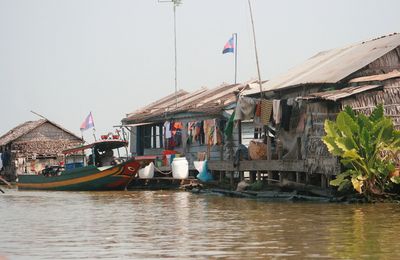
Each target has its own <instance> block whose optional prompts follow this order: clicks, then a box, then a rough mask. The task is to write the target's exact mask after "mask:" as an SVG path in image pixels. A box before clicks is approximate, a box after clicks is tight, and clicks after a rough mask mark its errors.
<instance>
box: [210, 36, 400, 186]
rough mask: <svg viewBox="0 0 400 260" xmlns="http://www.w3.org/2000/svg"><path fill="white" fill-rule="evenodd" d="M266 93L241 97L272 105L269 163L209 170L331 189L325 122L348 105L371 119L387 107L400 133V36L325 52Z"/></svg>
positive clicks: (332, 165)
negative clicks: (378, 108)
mask: <svg viewBox="0 0 400 260" xmlns="http://www.w3.org/2000/svg"><path fill="white" fill-rule="evenodd" d="M250 85H252V84H250ZM262 90H263V97H262V101H261V100H260V92H259V90H258V88H257V87H252V88H250V89H249V90H245V91H244V92H243V93H242V95H243V96H245V97H247V98H253V99H255V100H256V101H257V102H261V103H259V104H262V103H265V104H269V105H270V106H272V112H271V114H268V118H267V122H266V123H265V124H264V127H263V131H264V133H265V136H266V138H265V139H267V140H266V141H265V142H266V143H267V146H268V147H267V149H268V158H267V160H253V161H244V162H241V164H240V166H239V167H237V168H235V167H233V166H232V164H231V163H229V162H223V161H214V162H210V163H209V167H210V168H211V169H213V170H217V171H221V170H222V171H235V170H238V171H251V172H258V174H259V175H258V177H259V178H261V177H262V176H263V174H265V173H266V176H267V177H268V179H269V180H272V181H274V180H273V179H276V180H277V181H283V180H285V179H288V180H291V181H296V182H300V183H311V184H317V185H321V186H322V187H326V186H327V185H328V183H329V179H330V178H331V177H332V175H335V174H337V173H338V172H340V164H339V161H338V159H337V158H335V157H332V156H331V155H330V154H329V152H328V151H327V148H326V146H325V145H324V143H323V142H322V140H321V137H322V136H324V135H325V132H324V128H323V127H324V121H325V120H326V119H330V120H333V119H335V118H336V115H337V113H338V112H339V111H341V110H342V109H343V108H344V106H346V105H349V106H351V107H352V108H353V109H355V110H357V111H360V112H363V113H367V114H368V113H370V112H371V111H372V109H373V108H374V107H375V106H376V105H377V104H380V103H383V106H384V109H385V113H386V115H388V116H390V117H392V119H393V121H394V124H395V127H396V128H397V129H400V34H396V33H395V34H391V35H388V36H383V37H379V38H376V39H373V40H369V41H364V42H360V43H356V44H352V45H349V46H345V47H342V48H337V49H332V50H327V51H322V52H320V53H318V54H316V55H315V56H313V57H311V58H310V59H308V60H307V61H305V62H304V63H303V64H300V65H299V66H296V67H294V68H293V69H291V70H289V71H288V72H286V73H284V74H283V75H281V76H279V77H277V78H274V79H272V80H270V81H268V82H266V83H264V84H263V85H262ZM271 104H272V105H271ZM238 106H239V107H240V106H241V104H240V98H239V102H238ZM256 121H257V120H256ZM257 127H258V126H255V127H253V128H257Z"/></svg>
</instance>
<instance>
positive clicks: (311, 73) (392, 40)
mask: <svg viewBox="0 0 400 260" xmlns="http://www.w3.org/2000/svg"><path fill="white" fill-rule="evenodd" d="M397 46H400V34H391V35H388V36H383V37H380V38H378V39H374V40H371V41H366V42H361V43H358V44H353V45H350V46H346V47H343V48H337V49H332V50H328V51H323V52H320V53H318V54H317V55H315V56H313V57H311V58H310V59H308V60H307V61H305V62H304V63H302V64H300V65H299V66H296V67H294V68H292V69H290V70H289V71H288V72H287V73H285V74H283V75H281V76H279V77H276V78H274V79H272V80H270V81H268V82H266V83H265V84H263V91H275V90H280V89H284V88H290V87H295V86H299V85H304V84H321V83H337V82H339V81H340V80H342V79H344V78H346V77H347V76H349V75H350V74H352V73H354V72H356V71H358V70H360V69H361V68H363V67H365V66H367V65H368V64H370V63H371V62H373V61H375V60H376V59H378V58H380V57H382V56H383V55H385V54H386V53H388V52H390V51H391V50H393V49H395V48H396V47H397ZM257 92H259V91H258V90H257V88H252V89H250V90H247V91H245V92H244V95H251V94H255V93H257Z"/></svg>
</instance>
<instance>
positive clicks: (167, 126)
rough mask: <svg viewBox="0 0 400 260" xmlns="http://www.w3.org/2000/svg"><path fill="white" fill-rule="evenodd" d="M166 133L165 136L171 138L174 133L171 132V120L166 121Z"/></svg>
mask: <svg viewBox="0 0 400 260" xmlns="http://www.w3.org/2000/svg"><path fill="white" fill-rule="evenodd" d="M164 133H165V138H167V139H168V138H171V137H172V133H171V123H170V122H169V121H165V123H164Z"/></svg>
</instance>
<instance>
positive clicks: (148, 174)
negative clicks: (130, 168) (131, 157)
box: [139, 162, 154, 179]
mask: <svg viewBox="0 0 400 260" xmlns="http://www.w3.org/2000/svg"><path fill="white" fill-rule="evenodd" d="M153 177H154V163H152V162H151V163H150V164H149V165H147V166H146V167H144V168H142V169H140V170H139V178H140V179H151V178H153Z"/></svg>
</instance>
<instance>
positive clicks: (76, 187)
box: [18, 160, 150, 191]
mask: <svg viewBox="0 0 400 260" xmlns="http://www.w3.org/2000/svg"><path fill="white" fill-rule="evenodd" d="M149 162H150V161H149V160H141V161H136V160H131V161H127V162H125V163H122V164H120V165H116V166H112V167H100V168H97V167H95V166H86V167H82V168H78V169H73V170H69V171H65V172H63V173H62V174H61V175H58V176H48V177H47V176H43V175H19V176H18V189H21V190H60V191H99V190H124V189H125V188H126V187H127V186H128V185H129V183H130V182H131V181H132V179H133V178H135V176H136V174H137V172H138V170H139V169H140V168H142V167H144V166H146V165H147V164H148V163H149Z"/></svg>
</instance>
